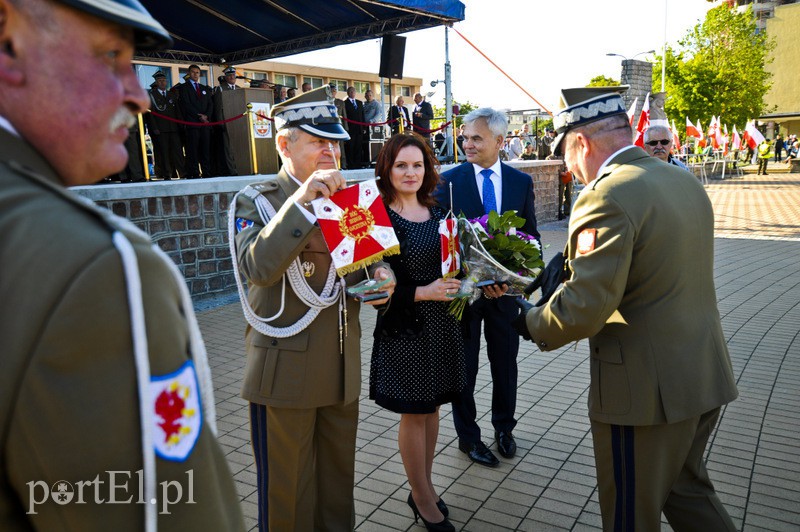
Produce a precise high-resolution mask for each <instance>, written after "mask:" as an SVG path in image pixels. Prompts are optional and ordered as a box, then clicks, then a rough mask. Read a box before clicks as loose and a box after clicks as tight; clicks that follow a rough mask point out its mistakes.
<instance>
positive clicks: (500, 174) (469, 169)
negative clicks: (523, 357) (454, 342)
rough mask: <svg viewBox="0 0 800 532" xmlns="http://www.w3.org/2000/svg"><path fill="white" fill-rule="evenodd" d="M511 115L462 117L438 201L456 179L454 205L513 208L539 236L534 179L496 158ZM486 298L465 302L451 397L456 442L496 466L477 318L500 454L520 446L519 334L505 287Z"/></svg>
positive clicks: (482, 112)
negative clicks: (455, 162) (484, 422)
mask: <svg viewBox="0 0 800 532" xmlns="http://www.w3.org/2000/svg"><path fill="white" fill-rule="evenodd" d="M507 127H508V121H507V119H506V116H505V114H504V113H502V112H500V111H496V110H494V109H490V108H488V107H483V108H480V109H476V110H475V111H472V112H471V113H469V114H468V115H467V116H466V117H464V151H465V152H466V157H467V161H466V162H465V163H464V164H462V165H460V166H457V167H456V168H453V169H452V170H448V171H447V172H444V173H443V174H442V185H441V186H440V188H439V189H438V190H437V192H436V199H437V200H438V201H439V203H440V204H441V205H442V206H443V207H445V208H446V209H448V208H450V207H451V205H450V189H449V185H450V183H452V184H453V205H452V208H453V211H454V212H463V213H464V215H465V216H466V217H467V218H477V217H480V216H483V215H484V214H485V213H488V212H489V211H492V210H494V211H497V212H498V213H501V212H503V211H508V210H515V211H517V215H519V216H521V217H522V218H525V226H524V227H523V228H522V230H523V231H525V232H526V233H528V234H530V235H532V236H535V237H536V238H537V239H539V232H538V231H537V230H536V212H535V210H534V196H533V182H532V180H531V177H530V176H529V175H527V174H524V173H522V172H520V171H519V170H515V169H514V168H511V167H510V166H508V165H506V164H503V163H501V162H500V159H499V152H500V148H501V147H502V146H503V141H504V139H505V134H506V128H507ZM483 290H484V293H483V297H481V298H480V299H478V301H476V302H475V303H474V304H472V305H471V306H470V317H469V320H470V322H469V337H468V338H467V339H466V340H465V345H464V347H465V351H466V355H467V387H466V388H465V389H464V392H463V393H462V395H461V397H460V398H459V400H458V401H456V402H454V403H453V421H454V422H455V427H456V432H457V433H458V448H459V449H461V451H463V452H465V453H467V455H468V456H469V458H470V460H472V461H473V462H476V463H479V464H482V465H486V466H490V467H494V466H496V465H497V464H498V463H499V462H498V460H497V457H496V456H495V455H494V453H492V451H490V450H489V449H488V448H487V447H486V445H485V444H484V443H483V442H482V441H481V430H480V428H479V427H478V424H477V422H476V421H475V418H476V409H475V398H474V396H473V395H474V392H475V378H476V375H477V374H478V351H479V350H480V344H481V323H483V324H484V335H485V337H486V347H487V354H488V356H489V364H490V365H491V368H492V386H493V387H492V425H493V426H494V430H495V439H496V441H497V448H498V450H499V451H500V454H501V455H502V456H503V457H505V458H511V457H513V456H514V454H515V453H516V450H517V445H516V442H515V441H514V436H513V435H512V433H511V431H512V430H513V429H514V426H515V425H516V424H517V422H516V420H515V419H514V409H515V407H516V403H517V350H518V349H519V336H518V335H517V333H516V331H515V330H514V328H513V326H512V325H511V321H512V320H513V319H514V317H516V315H517V313H518V312H517V306H516V304H515V303H514V299H513V298H511V297H504V294H505V292H506V291H507V290H508V287H507V286H504V285H494V286H488V287H486V288H484V289H483Z"/></svg>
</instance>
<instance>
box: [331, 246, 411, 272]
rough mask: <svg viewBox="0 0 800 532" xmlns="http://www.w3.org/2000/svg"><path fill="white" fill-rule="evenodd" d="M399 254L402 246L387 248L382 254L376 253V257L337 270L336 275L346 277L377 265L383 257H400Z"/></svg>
mask: <svg viewBox="0 0 800 532" xmlns="http://www.w3.org/2000/svg"><path fill="white" fill-rule="evenodd" d="M399 254H400V246H392V247H390V248H386V249H385V250H383V251H381V252H378V253H376V254H375V255H372V256H370V257H367V258H366V259H361V260H360V261H358V262H354V263H353V264H348V265H347V266H342V267H341V268H336V273H337V274H338V275H339V277H344V276H345V275H347V274H348V273H353V272H355V271H358V270H360V269H361V268H364V267H366V266H369V265H371V264H375V263H376V262H378V261H379V260H381V259H382V258H383V257H386V256H389V255H399Z"/></svg>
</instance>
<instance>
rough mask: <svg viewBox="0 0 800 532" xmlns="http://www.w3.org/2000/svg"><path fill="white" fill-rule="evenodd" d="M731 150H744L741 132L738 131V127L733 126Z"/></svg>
mask: <svg viewBox="0 0 800 532" xmlns="http://www.w3.org/2000/svg"><path fill="white" fill-rule="evenodd" d="M731 149H732V150H734V151H736V150H740V149H742V139H741V138H740V137H739V132H738V131H736V125H734V126H733V140H732V141H731Z"/></svg>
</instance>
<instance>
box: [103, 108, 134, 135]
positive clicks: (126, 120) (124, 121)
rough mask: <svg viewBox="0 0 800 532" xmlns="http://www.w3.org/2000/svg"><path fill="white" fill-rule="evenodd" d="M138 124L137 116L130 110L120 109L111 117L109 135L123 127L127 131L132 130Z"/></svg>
mask: <svg viewBox="0 0 800 532" xmlns="http://www.w3.org/2000/svg"><path fill="white" fill-rule="evenodd" d="M135 124H136V115H134V114H133V113H132V112H130V110H128V108H126V107H120V108H119V109H118V110H117V112H116V113H114V116H112V117H111V122H110V123H109V128H108V131H109V133H113V132H114V131H116V130H118V129H119V128H121V127H124V128H125V129H130V128H132V127H133V126H134V125H135Z"/></svg>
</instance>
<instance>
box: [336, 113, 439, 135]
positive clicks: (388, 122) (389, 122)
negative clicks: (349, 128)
mask: <svg viewBox="0 0 800 532" xmlns="http://www.w3.org/2000/svg"><path fill="white" fill-rule="evenodd" d="M341 118H342V120H344V121H345V122H347V123H348V124H356V125H357V126H385V125H386V124H391V123H393V122H397V121H398V120H399V118H392V119H391V120H387V121H386V122H376V123H367V122H358V121H356V120H350V119H349V118H344V117H341ZM452 123H453V122H452V120H451V121H450V122H445V123H444V124H442V125H441V126H439V127H437V128H435V129H427V128H424V127H420V126H417V125H414V124H411V127H412V128H413V129H414V131H421V132H422V133H428V134H429V133H434V132H436V131H442V130H443V129H445V128H446V127H447V126H449V125H450V124H452Z"/></svg>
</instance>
